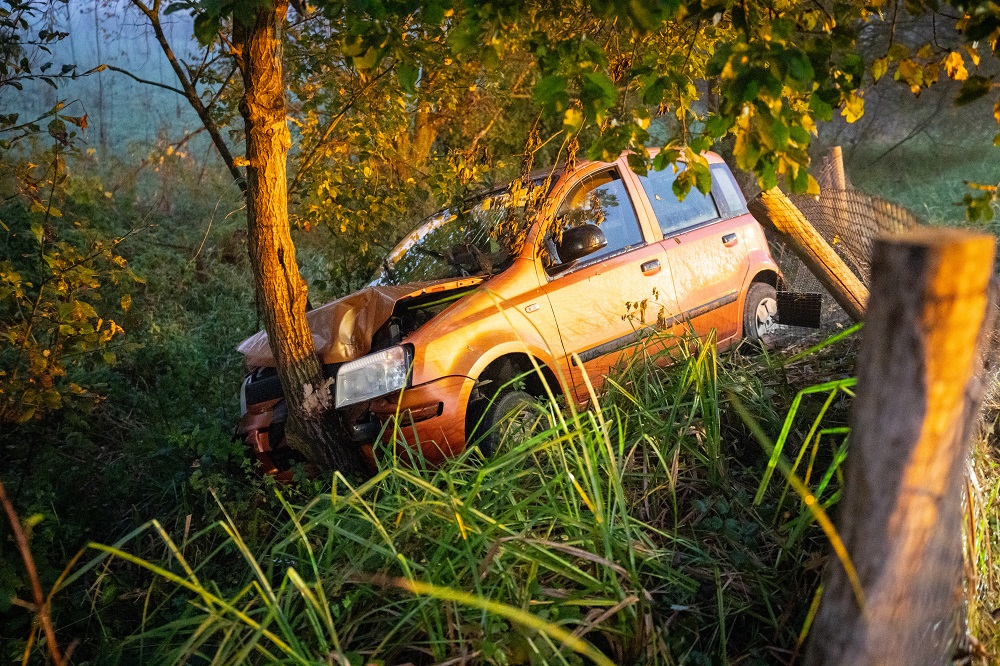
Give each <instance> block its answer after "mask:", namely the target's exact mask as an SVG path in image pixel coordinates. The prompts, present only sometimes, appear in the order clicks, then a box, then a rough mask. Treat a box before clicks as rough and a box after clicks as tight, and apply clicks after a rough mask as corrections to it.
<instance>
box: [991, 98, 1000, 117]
mask: <svg viewBox="0 0 1000 666" xmlns="http://www.w3.org/2000/svg"><path fill="white" fill-rule="evenodd" d="M993 117H994V118H996V120H997V122H998V123H1000V99H998V100H997V103H996V104H994V105H993Z"/></svg>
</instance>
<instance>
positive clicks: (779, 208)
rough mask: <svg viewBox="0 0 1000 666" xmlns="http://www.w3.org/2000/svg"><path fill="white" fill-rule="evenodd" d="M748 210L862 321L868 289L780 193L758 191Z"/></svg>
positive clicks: (852, 316)
mask: <svg viewBox="0 0 1000 666" xmlns="http://www.w3.org/2000/svg"><path fill="white" fill-rule="evenodd" d="M748 208H749V209H750V212H751V213H752V214H753V216H754V217H755V218H757V221H758V222H760V223H761V224H762V225H764V226H765V227H767V228H769V229H771V230H772V231H774V232H775V233H777V234H778V236H779V238H780V239H781V240H782V241H783V242H784V243H785V244H786V245H788V247H790V248H791V249H792V251H793V252H795V254H796V255H797V256H798V257H799V258H800V259H801V260H802V263H804V264H805V265H806V268H808V269H809V270H810V271H812V273H813V275H815V276H816V279H817V280H819V282H820V284H822V285H823V286H824V287H825V288H826V290H827V291H829V292H830V295H831V296H833V299H834V300H835V301H837V303H838V304H839V305H840V307H842V308H844V311H845V312H846V313H847V314H848V316H849V317H850V318H851V319H853V320H854V321H861V319H863V318H864V315H865V303H867V301H868V289H867V288H866V287H865V285H864V283H863V282H861V280H860V279H859V278H858V276H857V275H856V274H855V273H854V271H853V270H851V267H850V266H848V265H847V264H846V263H845V262H844V260H843V259H841V258H840V255H838V254H837V252H836V251H835V250H834V249H833V248H832V247H830V244H829V243H827V242H826V241H825V240H824V239H823V237H822V236H821V235H820V234H819V232H818V231H816V228H815V227H813V225H812V224H810V223H809V220H807V219H806V218H805V216H804V215H803V214H802V211H800V210H799V209H798V207H796V205H795V204H794V203H792V201H791V200H790V199H789V198H788V197H787V196H785V195H784V193H782V191H781V190H779V189H778V188H777V187H772V188H771V189H769V190H767V191H764V192H761V193H760V194H759V195H757V197H756V198H755V199H754V200H753V201H751V202H750V203H749V204H748Z"/></svg>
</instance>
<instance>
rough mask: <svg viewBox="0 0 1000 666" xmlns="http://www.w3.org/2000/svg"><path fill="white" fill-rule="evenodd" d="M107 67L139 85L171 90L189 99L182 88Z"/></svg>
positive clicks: (112, 66) (125, 70)
mask: <svg viewBox="0 0 1000 666" xmlns="http://www.w3.org/2000/svg"><path fill="white" fill-rule="evenodd" d="M105 67H106V68H107V69H110V70H111V71H112V72H118V73H119V74H124V75H125V76H127V77H129V78H131V79H134V80H136V81H138V82H139V83H144V84H146V85H147V86H156V87H157V88H163V89H164V90H169V91H171V92H175V93H177V94H178V95H181V96H183V97H187V95H186V93H185V92H184V91H183V90H181V89H180V88H175V87H173V86H170V85H167V84H166V83H157V82H156V81H150V80H148V79H142V78H139V77H138V76H136V75H135V74H133V73H132V72H130V71H128V70H127V69H122V68H121V67H115V66H114V65H105Z"/></svg>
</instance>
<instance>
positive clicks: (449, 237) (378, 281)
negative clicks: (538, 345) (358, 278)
mask: <svg viewBox="0 0 1000 666" xmlns="http://www.w3.org/2000/svg"><path fill="white" fill-rule="evenodd" d="M540 184H542V183H540V182H535V183H533V187H531V188H525V187H524V186H523V184H521V183H515V184H514V185H512V186H511V187H510V188H508V189H505V190H502V191H497V192H491V193H489V194H486V195H483V196H479V197H475V198H472V199H468V200H466V201H465V202H463V203H462V204H460V205H458V206H452V207H451V208H446V209H445V210H442V211H440V212H438V213H435V214H434V215H431V216H430V217H428V218H427V219H425V220H424V221H423V223H422V224H421V225H420V226H419V227H417V228H416V229H415V230H413V231H412V232H410V233H409V234H408V235H407V236H406V237H405V238H403V240H401V241H400V242H399V244H398V245H396V247H395V248H393V250H392V251H391V252H390V253H389V254H388V256H387V257H386V258H385V260H384V261H383V262H382V267H381V268H380V269H379V271H378V273H376V274H375V277H374V278H373V279H372V281H371V283H370V284H372V285H387V284H407V283H409V282H420V281H425V280H441V279H446V278H461V277H471V276H486V277H488V276H491V275H496V274H497V273H500V272H501V271H503V270H505V269H506V268H507V267H508V266H510V264H511V262H512V261H513V260H514V258H515V256H516V255H517V253H518V252H519V251H520V248H521V245H522V243H523V242H524V237H525V236H526V235H527V232H528V228H529V226H530V223H529V217H530V216H529V215H528V212H527V211H528V208H529V202H531V201H536V200H537V199H538V191H539V190H540V189H542V188H539V187H537V186H538V185H540ZM545 189H546V190H547V188H545Z"/></svg>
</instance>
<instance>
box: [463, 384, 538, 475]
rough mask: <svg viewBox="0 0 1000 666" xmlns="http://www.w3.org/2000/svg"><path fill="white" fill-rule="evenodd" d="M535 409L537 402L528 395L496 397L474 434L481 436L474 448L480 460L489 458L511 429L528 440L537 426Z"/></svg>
mask: <svg viewBox="0 0 1000 666" xmlns="http://www.w3.org/2000/svg"><path fill="white" fill-rule="evenodd" d="M537 405H538V398H536V397H535V396H533V395H531V394H530V393H528V392H527V391H522V390H520V389H508V390H505V391H501V392H500V393H498V394H497V395H496V397H495V398H494V399H493V402H492V403H491V404H490V406H489V407H488V408H487V409H486V414H484V415H483V420H482V422H481V423H480V424H479V427H478V428H476V432H477V433H482V434H481V436H479V437H478V438H477V439H478V441H477V442H476V445H477V446H478V447H479V451H480V453H482V454H483V457H485V458H492V457H493V455H494V454H495V453H496V452H497V447H498V446H499V445H500V442H501V441H503V439H504V437H505V436H508V433H510V432H511V431H512V430H514V429H520V430H523V435H525V436H530V434H531V433H532V432H533V431H534V430H535V427H536V426H538V425H539V417H540V413H539V410H538V409H537ZM474 438H475V436H474Z"/></svg>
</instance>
